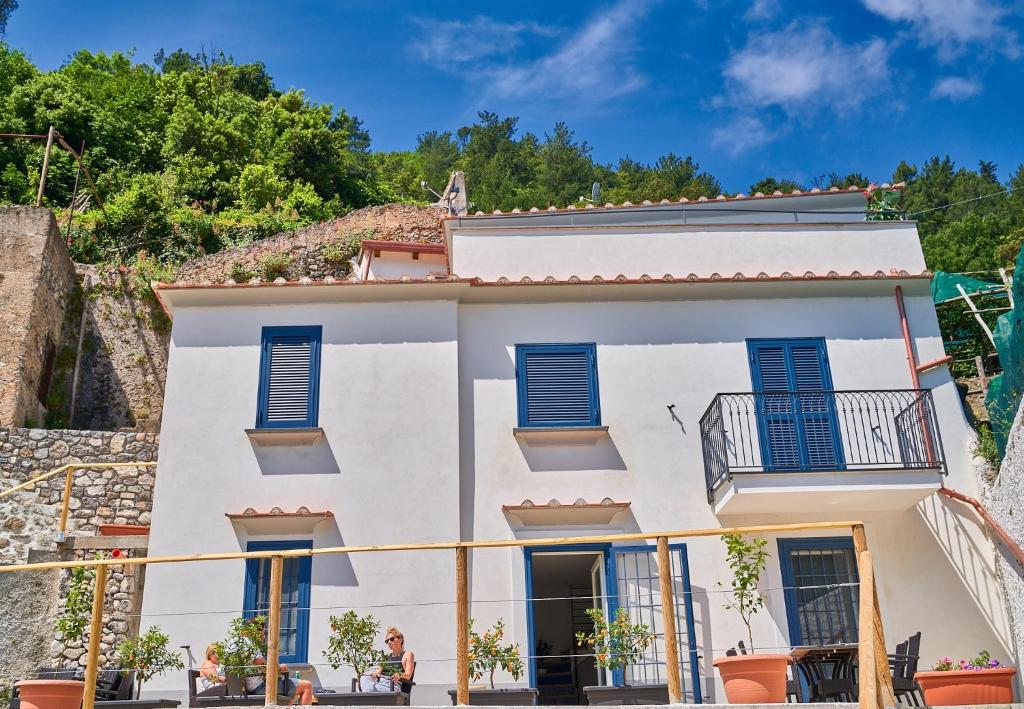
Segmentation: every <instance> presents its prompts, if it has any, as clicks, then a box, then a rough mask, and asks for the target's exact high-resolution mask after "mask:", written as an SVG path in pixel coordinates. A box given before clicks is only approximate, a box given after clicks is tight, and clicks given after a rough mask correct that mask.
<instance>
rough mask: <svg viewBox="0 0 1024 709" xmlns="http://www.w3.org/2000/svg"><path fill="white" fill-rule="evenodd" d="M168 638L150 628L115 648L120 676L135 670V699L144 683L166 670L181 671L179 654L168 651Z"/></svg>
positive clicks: (156, 628) (157, 628) (140, 692)
mask: <svg viewBox="0 0 1024 709" xmlns="http://www.w3.org/2000/svg"><path fill="white" fill-rule="evenodd" d="M169 640H170V638H168V637H167V635H166V634H165V633H164V632H163V631H161V630H160V628H159V627H158V626H155V625H154V626H152V627H151V628H149V630H147V631H146V632H145V633H143V634H142V635H139V636H138V637H135V638H132V639H130V640H124V641H122V642H121V644H120V645H118V646H117V657H118V658H119V659H120V660H121V674H122V675H124V676H125V677H127V676H128V674H129V673H130V672H131V671H132V670H135V698H136V699H138V698H139V697H140V695H141V694H142V685H143V683H144V682H148V681H149V680H151V679H153V678H154V677H157V676H159V675H162V674H163V673H164V672H167V670H183V669H185V665H184V663H183V662H182V661H181V654H180V653H178V652H177V651H176V650H168V649H167V643H168V641H169Z"/></svg>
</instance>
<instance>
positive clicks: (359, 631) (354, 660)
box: [323, 611, 387, 692]
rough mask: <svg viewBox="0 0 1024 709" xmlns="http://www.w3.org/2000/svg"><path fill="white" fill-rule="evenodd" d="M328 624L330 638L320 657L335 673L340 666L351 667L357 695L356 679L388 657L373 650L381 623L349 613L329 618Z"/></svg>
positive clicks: (352, 612)
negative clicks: (324, 659) (323, 658)
mask: <svg viewBox="0 0 1024 709" xmlns="http://www.w3.org/2000/svg"><path fill="white" fill-rule="evenodd" d="M330 624H331V634H330V635H329V636H328V637H327V649H326V650H324V651H323V655H324V657H325V658H326V659H327V662H328V664H330V666H331V667H333V668H334V669H338V668H339V667H341V666H342V665H348V666H349V667H351V668H352V669H353V671H354V672H355V679H354V680H353V682H352V686H353V688H354V690H355V691H356V692H360V691H362V688H361V687H360V686H359V678H360V677H362V676H363V675H364V674H366V673H367V672H369V671H370V670H371V669H372V668H374V667H376V666H378V664H381V663H382V662H383V661H384V659H385V658H386V657H387V656H386V655H385V653H383V652H380V651H374V649H373V644H374V642H375V641H376V639H377V636H378V635H379V634H380V621H378V620H376V619H375V618H374V617H373V616H372V615H366V616H359V615H358V614H357V613H356V612H355V611H348V612H347V613H345V614H344V615H340V616H337V615H332V616H331V618H330ZM382 669H384V668H383V666H382Z"/></svg>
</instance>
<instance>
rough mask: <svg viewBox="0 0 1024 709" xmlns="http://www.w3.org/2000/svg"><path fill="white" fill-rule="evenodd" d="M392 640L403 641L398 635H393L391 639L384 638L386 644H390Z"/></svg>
mask: <svg viewBox="0 0 1024 709" xmlns="http://www.w3.org/2000/svg"><path fill="white" fill-rule="evenodd" d="M392 640H401V638H400V637H398V636H397V635H392V636H391V637H390V638H384V642H386V643H389V642H391V641H392Z"/></svg>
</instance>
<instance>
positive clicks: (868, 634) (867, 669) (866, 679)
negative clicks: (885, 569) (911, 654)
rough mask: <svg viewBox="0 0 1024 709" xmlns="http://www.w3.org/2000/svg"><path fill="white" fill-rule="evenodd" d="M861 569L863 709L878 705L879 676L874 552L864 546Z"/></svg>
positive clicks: (860, 677)
mask: <svg viewBox="0 0 1024 709" xmlns="http://www.w3.org/2000/svg"><path fill="white" fill-rule="evenodd" d="M857 566H858V568H859V571H860V614H859V615H860V617H859V621H860V622H859V625H860V629H859V635H860V637H859V640H858V646H859V647H858V651H857V662H858V677H857V693H858V700H859V702H860V709H878V707H879V706H881V705H880V704H879V703H878V699H879V697H878V677H877V675H876V674H875V655H876V651H877V648H876V647H875V632H874V626H875V599H874V594H872V593H871V588H872V587H873V586H874V585H875V576H874V571H873V570H872V568H871V552H870V551H867V550H864V551H862V552H861V553H860V554H858V555H857Z"/></svg>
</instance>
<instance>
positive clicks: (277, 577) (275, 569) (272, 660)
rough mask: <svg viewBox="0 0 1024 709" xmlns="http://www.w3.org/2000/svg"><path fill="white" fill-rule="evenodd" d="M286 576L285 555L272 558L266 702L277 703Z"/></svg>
mask: <svg viewBox="0 0 1024 709" xmlns="http://www.w3.org/2000/svg"><path fill="white" fill-rule="evenodd" d="M282 578H284V557H283V556H280V555H277V556H274V557H272V558H271V559H270V608H269V609H268V610H269V613H268V614H267V678H266V687H267V689H266V693H265V694H264V696H265V697H266V699H265V701H264V703H265V704H266V705H267V706H268V707H269V706H272V705H274V704H277V678H278V672H279V670H280V659H279V658H280V657H281V579H282Z"/></svg>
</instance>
